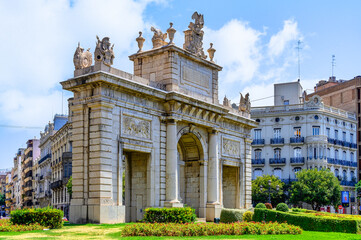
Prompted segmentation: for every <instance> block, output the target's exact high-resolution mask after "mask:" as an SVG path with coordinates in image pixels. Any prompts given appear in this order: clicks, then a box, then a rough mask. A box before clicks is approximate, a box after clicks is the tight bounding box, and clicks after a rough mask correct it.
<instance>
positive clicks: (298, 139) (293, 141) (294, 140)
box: [290, 137, 305, 144]
mask: <svg viewBox="0 0 361 240" xmlns="http://www.w3.org/2000/svg"><path fill="white" fill-rule="evenodd" d="M304 142H305V138H304V137H291V138H290V143H291V144H303V143H304Z"/></svg>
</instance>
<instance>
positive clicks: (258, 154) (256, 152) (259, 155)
mask: <svg viewBox="0 0 361 240" xmlns="http://www.w3.org/2000/svg"><path fill="white" fill-rule="evenodd" d="M254 158H255V159H256V160H259V159H261V158H262V150H261V149H256V150H254Z"/></svg>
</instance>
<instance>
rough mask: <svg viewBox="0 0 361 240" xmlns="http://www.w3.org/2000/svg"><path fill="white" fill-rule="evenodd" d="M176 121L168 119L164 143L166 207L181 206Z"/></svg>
mask: <svg viewBox="0 0 361 240" xmlns="http://www.w3.org/2000/svg"><path fill="white" fill-rule="evenodd" d="M177 155H178V154H177V122H176V120H174V119H170V120H168V122H167V145H166V201H165V203H164V206H166V207H181V206H183V204H181V203H180V202H179V199H178V195H179V192H178V184H179V183H178V159H177V158H178V156H177Z"/></svg>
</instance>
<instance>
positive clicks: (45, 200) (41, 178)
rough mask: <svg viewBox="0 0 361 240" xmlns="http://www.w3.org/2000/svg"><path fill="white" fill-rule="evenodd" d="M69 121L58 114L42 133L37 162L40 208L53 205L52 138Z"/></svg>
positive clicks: (36, 188) (37, 190)
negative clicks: (51, 185)
mask: <svg viewBox="0 0 361 240" xmlns="http://www.w3.org/2000/svg"><path fill="white" fill-rule="evenodd" d="M67 121H68V116H67V115H60V114H56V115H55V116H54V120H53V122H52V123H51V122H49V123H48V124H47V125H46V126H45V128H44V132H41V133H40V144H39V148H40V157H39V159H38V161H36V164H35V169H36V177H35V180H36V183H35V185H36V187H35V195H36V203H38V205H37V206H39V207H46V206H49V205H51V203H52V201H51V200H52V198H51V188H50V184H51V181H52V180H51V156H52V154H51V143H52V142H51V136H53V135H54V134H55V133H56V132H57V131H58V130H59V129H60V128H61V127H63V126H64V124H66V122H67Z"/></svg>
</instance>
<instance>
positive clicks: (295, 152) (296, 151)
mask: <svg viewBox="0 0 361 240" xmlns="http://www.w3.org/2000/svg"><path fill="white" fill-rule="evenodd" d="M293 156H294V157H295V158H298V157H302V151H301V148H298V147H297V148H294V149H293Z"/></svg>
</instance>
